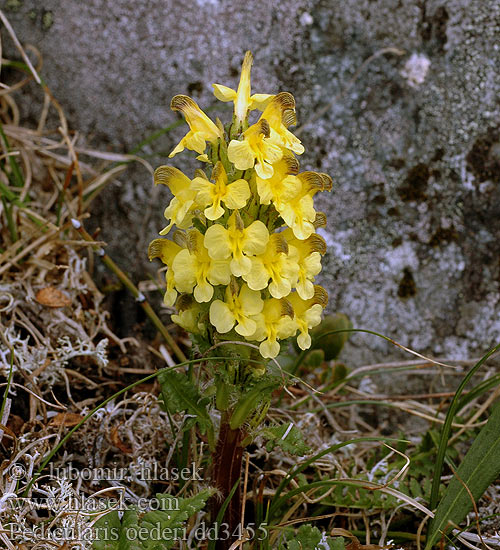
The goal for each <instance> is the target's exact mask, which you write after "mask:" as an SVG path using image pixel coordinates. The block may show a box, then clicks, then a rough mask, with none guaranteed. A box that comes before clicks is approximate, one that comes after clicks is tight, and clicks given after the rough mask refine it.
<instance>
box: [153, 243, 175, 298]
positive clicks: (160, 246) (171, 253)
mask: <svg viewBox="0 0 500 550" xmlns="http://www.w3.org/2000/svg"><path fill="white" fill-rule="evenodd" d="M181 250H182V247H180V246H179V245H178V244H176V243H174V242H172V241H169V240H168V239H154V240H153V241H151V242H150V243H149V247H148V258H149V261H152V260H153V259H154V258H160V260H161V261H162V262H163V263H164V264H165V265H166V266H167V267H168V269H167V273H166V274H165V280H166V283H167V290H166V291H165V294H164V296H163V301H164V303H165V305H166V306H173V305H174V303H175V300H176V298H177V291H176V290H175V277H174V271H173V269H172V264H173V262H174V259H175V257H176V256H177V254H178V253H179V252H180V251H181Z"/></svg>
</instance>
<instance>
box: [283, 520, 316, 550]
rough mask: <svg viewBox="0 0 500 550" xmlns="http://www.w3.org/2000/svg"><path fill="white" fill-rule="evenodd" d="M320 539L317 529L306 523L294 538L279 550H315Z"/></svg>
mask: <svg viewBox="0 0 500 550" xmlns="http://www.w3.org/2000/svg"><path fill="white" fill-rule="evenodd" d="M322 538H323V536H322V534H321V531H320V530H319V529H318V528H317V527H313V526H312V525H309V524H308V523H306V524H305V525H302V526H301V527H300V529H299V530H298V531H297V534H296V536H295V538H294V539H293V540H290V541H288V542H287V543H286V546H285V545H282V546H281V549H280V550H306V548H307V550H315V549H316V547H317V546H318V544H319V543H320V541H321V539H322Z"/></svg>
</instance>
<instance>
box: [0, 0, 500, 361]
mask: <svg viewBox="0 0 500 550" xmlns="http://www.w3.org/2000/svg"><path fill="white" fill-rule="evenodd" d="M8 4H9V5H8ZM9 7H10V9H9V10H8V11H6V14H7V15H8V17H9V19H10V21H11V23H12V24H13V26H14V28H15V29H16V32H17V33H18V36H19V38H20V40H21V41H22V42H23V43H26V42H31V43H33V44H35V45H36V46H37V47H38V48H39V49H40V51H41V53H42V54H43V58H44V67H43V77H44V79H45V80H46V82H47V83H48V85H49V87H50V88H51V90H52V91H53V93H54V94H55V96H56V97H57V98H58V99H59V100H60V102H61V103H62V104H63V106H64V107H65V109H66V111H67V112H68V113H69V115H70V122H71V126H72V128H74V129H78V130H79V131H81V132H83V133H84V134H86V135H88V136H89V139H90V141H91V142H93V143H94V144H95V145H97V146H100V147H106V148H112V149H113V150H123V151H128V150H130V149H131V148H133V146H134V145H136V144H137V143H139V142H140V141H141V140H142V139H144V138H145V137H147V136H148V135H151V134H152V133H153V132H154V131H156V130H158V129H160V128H163V127H165V126H168V125H169V124H172V123H173V122H174V121H175V120H177V118H176V115H174V114H173V113H171V112H170V110H169V102H170V98H171V97H172V96H173V95H175V94H177V93H187V94H189V95H191V96H193V97H194V98H195V99H196V101H198V102H199V103H200V105H202V106H203V107H204V108H207V107H210V106H213V105H215V100H214V98H213V96H212V94H211V83H212V82H220V83H224V84H226V85H232V86H234V85H235V84H236V80H237V71H238V70H239V65H240V62H241V59H242V56H243V53H244V51H245V50H246V49H251V50H252V52H253V53H254V57H255V63H254V70H253V75H252V77H253V78H252V80H253V88H254V90H256V91H261V92H277V91H279V90H288V91H292V92H293V93H294V95H295V97H296V100H297V105H298V115H299V119H300V121H301V122H302V123H306V122H307V121H308V120H309V119H310V118H311V117H313V116H314V114H315V113H317V112H318V111H319V110H320V109H321V108H323V107H324V106H325V105H326V104H328V103H330V102H332V105H331V107H330V108H329V109H328V110H327V112H326V113H325V115H324V116H322V117H321V118H320V119H319V120H317V121H315V122H314V123H311V124H309V125H307V126H304V127H303V128H301V133H300V136H301V139H302V140H303V143H304V144H305V146H306V153H305V154H304V155H303V157H302V158H301V163H302V168H303V169H313V170H321V171H324V172H328V173H330V174H331V175H332V177H333V178H334V180H335V189H334V192H333V193H332V194H328V195H324V196H321V197H319V199H318V201H317V202H318V207H319V208H320V209H323V210H325V211H326V212H327V213H328V218H329V225H328V228H327V230H326V231H325V232H324V233H323V234H324V236H325V238H326V239H327V241H328V244H329V251H328V253H327V256H326V258H325V262H324V270H323V272H322V274H321V276H320V278H319V282H320V283H321V284H323V285H324V286H325V287H326V288H327V290H328V291H329V293H330V305H329V309H330V310H332V311H334V310H337V311H343V312H345V313H347V314H348V315H349V316H350V317H351V318H352V320H353V322H354V325H355V326H356V327H363V328H367V329H372V330H377V331H379V332H381V333H384V334H386V335H388V336H391V337H393V338H394V339H396V340H397V341H399V342H400V343H402V344H403V345H406V346H410V347H413V348H415V349H417V350H418V351H420V352H424V353H431V354H436V355H440V356H451V357H456V358H464V357H470V356H475V355H478V354H482V352H484V351H486V349H488V348H489V347H490V346H491V345H492V344H494V343H495V342H498V341H499V340H500V315H499V314H500V301H499V283H500V262H499V257H500V186H499V184H500V101H499V99H498V98H499V97H500V79H499V77H498V67H499V66H500V3H499V2H498V0H449V1H438V0H378V1H375V2H374V1H370V0H346V1H344V0H335V1H331V0H330V1H328V0H281V1H277V0H270V1H269V2H266V3H263V2H260V1H259V0H248V1H245V2H243V1H229V0H220V1H219V0H197V1H195V0H186V1H184V2H175V1H173V0H170V1H168V0H149V1H145V0H140V1H131V0H122V1H120V2H118V1H114V2H105V1H104V0H86V1H85V2H82V1H77V0H64V1H61V0H24V1H22V2H21V0H19V2H14V3H13V2H11V1H10V2H7V3H6V4H5V6H4V8H5V9H7V8H9ZM2 34H3V37H4V47H6V48H7V51H8V52H9V51H10V52H12V47H11V46H9V44H8V43H7V39H6V37H5V33H2ZM386 47H393V48H398V49H403V50H405V52H406V53H405V54H404V55H395V54H391V53H387V54H385V55H380V56H378V57H376V58H375V59H373V60H372V61H371V62H370V63H369V64H368V65H366V66H364V67H363V70H362V71H361V73H359V75H358V77H357V78H356V80H355V81H354V82H353V83H352V85H350V84H349V83H350V81H351V79H352V78H353V77H354V76H355V74H356V72H357V71H358V70H359V69H360V68H361V67H362V65H363V62H364V61H365V60H367V59H368V58H369V57H370V56H371V55H373V54H374V53H375V52H377V51H379V50H380V49H382V48H386ZM343 91H345V93H343ZM23 108H24V114H25V115H26V116H28V117H33V118H35V117H36V115H37V113H38V112H39V108H40V106H39V105H36V104H34V103H33V102H30V101H29V97H26V98H24V101H23ZM217 112H218V111H213V112H212V113H211V114H212V115H213V116H215V115H216V114H217ZM220 112H224V111H220ZM226 113H227V111H226ZM226 116H227V115H226ZM183 132H184V128H179V129H177V130H175V131H172V132H170V133H167V134H166V135H165V136H163V138H162V139H159V140H157V141H155V142H154V143H153V144H152V146H151V147H150V148H149V149H146V150H145V151H144V152H146V153H150V154H152V153H160V154H157V155H156V156H154V157H153V160H152V162H153V163H156V164H157V165H158V164H161V163H164V162H165V161H166V154H167V153H168V151H170V150H171V148H172V147H173V145H174V144H175V143H176V142H177V140H178V139H179V138H180V137H181V136H182V135H183ZM161 152H165V153H164V154H162V153H161ZM175 164H176V165H177V166H178V167H180V168H182V169H189V170H194V167H195V161H194V159H188V158H187V157H184V158H183V159H181V158H180V157H176V158H175ZM159 193H160V194H159V195H157V194H154V193H153V190H152V183H151V178H150V176H149V175H148V174H147V173H146V172H145V171H144V170H142V169H139V168H135V169H133V170H131V171H130V172H129V173H128V175H127V177H123V178H122V184H121V186H120V187H118V186H113V187H110V188H109V189H107V191H106V192H105V193H104V194H103V195H102V196H101V198H100V199H99V200H98V202H97V203H96V205H95V208H94V221H95V222H96V223H98V224H99V225H101V227H102V228H103V231H102V237H103V238H104V239H105V240H107V241H108V242H109V243H110V251H111V253H112V254H113V255H114V256H115V257H116V258H117V260H118V261H119V263H120V264H121V265H122V266H124V267H125V268H128V270H129V271H132V272H133V273H135V275H137V276H142V277H143V278H144V270H145V269H151V268H150V267H148V266H146V263H147V260H146V258H145V249H146V247H147V243H148V242H149V240H151V239H152V238H154V237H155V235H156V231H157V230H159V229H160V228H161V227H162V223H163V221H162V210H163V206H164V205H166V204H167V202H168V200H169V197H168V195H167V192H166V191H163V190H160V192H159ZM145 212H146V213H148V212H150V213H151V216H149V219H146V220H145V219H144V217H145V214H144V213H145ZM399 356H400V352H399V351H398V350H397V349H396V348H394V347H392V346H390V345H389V344H388V343H387V342H385V341H384V340H381V339H377V338H376V337H373V336H368V335H356V336H354V337H352V339H351V342H350V344H349V346H348V350H347V353H346V357H349V362H352V363H358V364H360V363H361V362H375V361H377V360H382V359H385V358H388V357H399Z"/></svg>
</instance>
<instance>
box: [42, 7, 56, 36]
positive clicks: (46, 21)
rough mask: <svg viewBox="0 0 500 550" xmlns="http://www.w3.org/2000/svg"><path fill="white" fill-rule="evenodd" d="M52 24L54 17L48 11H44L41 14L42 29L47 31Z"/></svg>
mask: <svg viewBox="0 0 500 550" xmlns="http://www.w3.org/2000/svg"><path fill="white" fill-rule="evenodd" d="M53 24H54V15H53V13H52V12H51V11H50V10H44V11H43V13H42V29H43V30H44V31H48V30H49V29H50V27H52V25H53Z"/></svg>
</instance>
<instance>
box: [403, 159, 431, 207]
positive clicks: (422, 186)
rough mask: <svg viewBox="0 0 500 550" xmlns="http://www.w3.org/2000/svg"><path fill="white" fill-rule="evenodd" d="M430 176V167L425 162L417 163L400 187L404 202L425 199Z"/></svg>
mask: <svg viewBox="0 0 500 550" xmlns="http://www.w3.org/2000/svg"><path fill="white" fill-rule="evenodd" d="M429 177H430V172H429V167H428V166H427V165H426V164H423V163H419V164H417V165H416V166H414V167H413V168H411V169H410V170H409V172H408V174H407V176H406V178H405V180H404V181H403V184H402V185H401V186H400V188H399V189H398V195H399V196H400V197H401V199H402V200H403V201H404V202H410V201H422V200H425V199H426V198H427V196H426V194H425V191H426V190H427V182H428V181H429Z"/></svg>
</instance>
